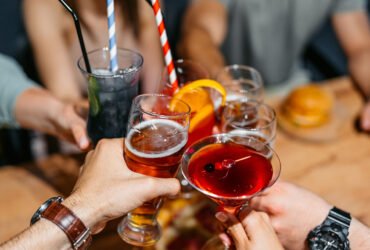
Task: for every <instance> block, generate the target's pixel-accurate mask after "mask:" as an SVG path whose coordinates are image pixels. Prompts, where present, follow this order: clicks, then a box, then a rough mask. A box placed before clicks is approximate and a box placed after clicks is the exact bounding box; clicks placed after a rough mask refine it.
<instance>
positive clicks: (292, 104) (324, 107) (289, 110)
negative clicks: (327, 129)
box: [282, 84, 334, 127]
mask: <svg viewBox="0 0 370 250" xmlns="http://www.w3.org/2000/svg"><path fill="white" fill-rule="evenodd" d="M333 104H334V98H333V96H332V95H331V93H329V92H328V91H327V90H325V89H323V88H322V87H320V86H318V85H315V84H307V85H303V86H300V87H298V88H296V89H294V90H293V91H292V92H290V94H289V95H288V96H287V98H286V99H285V101H284V102H283V106H282V111H283V114H284V116H285V117H286V118H287V119H288V120H289V121H290V122H292V123H293V124H295V125H297V126H300V127H317V126H320V125H323V124H325V123H327V122H328V121H329V119H330V115H331V113H332V109H333Z"/></svg>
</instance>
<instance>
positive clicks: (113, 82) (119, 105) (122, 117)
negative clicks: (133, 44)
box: [77, 48, 143, 145]
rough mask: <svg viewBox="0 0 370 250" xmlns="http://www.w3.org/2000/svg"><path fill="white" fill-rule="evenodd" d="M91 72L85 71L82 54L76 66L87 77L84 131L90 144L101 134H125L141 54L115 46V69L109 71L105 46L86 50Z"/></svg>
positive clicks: (94, 142)
mask: <svg viewBox="0 0 370 250" xmlns="http://www.w3.org/2000/svg"><path fill="white" fill-rule="evenodd" d="M88 58H89V61H90V64H91V70H92V73H89V72H87V70H86V66H85V62H84V60H83V58H80V59H79V60H78V63H77V64H78V68H79V69H80V71H81V72H82V73H83V74H84V76H85V77H86V80H87V83H88V85H87V87H88V98H89V104H90V105H89V116H88V121H87V131H88V135H89V137H90V139H91V140H92V142H93V144H94V145H96V144H97V142H98V141H99V140H100V139H102V138H118V137H123V136H124V135H125V134H126V127H127V120H128V114H129V111H130V107H131V102H132V99H133V98H134V97H135V96H136V95H137V94H138V82H139V73H140V70H141V67H142V65H143V57H142V56H141V55H140V54H139V53H136V52H134V51H131V50H128V49H118V50H117V58H118V68H119V69H118V70H117V71H116V72H111V71H110V63H109V60H110V57H109V49H108V48H103V49H97V50H93V51H91V52H89V53H88Z"/></svg>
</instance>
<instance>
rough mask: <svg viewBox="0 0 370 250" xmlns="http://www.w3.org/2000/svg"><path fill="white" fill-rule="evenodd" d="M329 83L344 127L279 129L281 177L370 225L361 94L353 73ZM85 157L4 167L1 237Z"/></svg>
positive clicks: (369, 140) (71, 178)
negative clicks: (304, 135) (327, 135)
mask: <svg viewBox="0 0 370 250" xmlns="http://www.w3.org/2000/svg"><path fill="white" fill-rule="evenodd" d="M325 84H326V86H328V88H329V89H330V90H331V91H333V93H334V94H335V96H336V99H337V100H340V102H341V104H342V107H344V108H345V109H346V117H345V119H343V121H342V122H343V125H342V133H341V134H340V135H339V136H338V138H336V139H335V140H332V141H329V142H321V143H317V142H309V141H306V140H301V139H299V138H296V137H294V136H291V135H289V134H286V133H284V132H283V131H281V130H280V129H279V130H278V133H277V140H276V144H275V149H276V152H277V153H278V155H279V156H280V160H281V162H282V174H281V178H282V179H284V180H288V181H291V182H294V183H296V184H299V185H302V186H304V187H306V188H308V189H310V190H312V191H314V192H316V193H317V194H319V195H321V196H322V197H324V198H325V199H327V200H328V201H329V202H331V203H333V204H335V205H336V206H338V207H340V208H343V209H345V210H347V211H349V212H351V213H352V214H353V216H355V217H357V218H359V219H360V220H361V221H363V222H364V223H366V224H367V225H370V137H369V134H366V133H360V132H358V131H357V130H356V128H355V126H354V120H355V118H356V117H357V116H358V114H359V111H360V109H361V105H362V103H361V98H360V96H359V95H358V93H357V92H356V91H355V90H354V89H353V87H352V84H351V82H350V80H349V79H348V78H338V79H334V80H331V81H329V82H327V83H325ZM270 103H276V100H275V101H271V100H270ZM272 105H273V104H272ZM82 160H83V157H81V156H77V157H71V156H63V155H52V156H50V157H49V158H47V159H44V160H41V161H39V162H37V163H33V164H30V165H26V166H21V167H20V166H17V167H15V166H13V167H11V166H10V167H5V168H1V169H0V194H1V195H0V242H1V241H4V240H6V239H8V238H9V237H11V236H12V235H14V234H15V233H17V232H20V231H21V230H23V229H24V228H26V227H27V226H28V223H29V219H30V218H31V216H32V214H33V212H34V211H35V209H36V208H37V207H38V206H39V205H40V204H41V203H42V202H43V201H44V200H46V199H47V198H49V197H51V196H53V195H55V194H57V193H61V194H64V195H68V193H69V192H70V191H71V189H72V187H73V183H74V182H75V180H76V176H77V174H78V168H79V166H80V165H81V163H82ZM307 209H310V208H309V204H308V207H307ZM105 236H106V237H105V240H104V241H95V240H94V245H93V246H92V249H102V248H106V249H115V247H114V244H113V243H111V242H112V241H109V240H106V239H111V238H112V237H116V238H115V239H116V240H117V238H118V237H117V236H112V235H110V234H106V235H105ZM117 248H118V249H119V247H117Z"/></svg>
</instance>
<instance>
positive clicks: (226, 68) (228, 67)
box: [216, 63, 263, 87]
mask: <svg viewBox="0 0 370 250" xmlns="http://www.w3.org/2000/svg"><path fill="white" fill-rule="evenodd" d="M238 69H242V70H245V71H250V72H251V73H252V74H255V75H256V76H257V77H258V80H259V81H260V83H261V87H263V80H262V76H261V73H260V72H259V71H258V70H257V69H255V68H253V67H251V66H248V65H244V64H236V63H235V64H230V65H226V66H224V67H223V68H222V69H221V70H220V72H219V73H217V75H216V79H217V80H218V79H219V77H220V76H221V75H222V74H224V73H225V72H228V71H230V70H238Z"/></svg>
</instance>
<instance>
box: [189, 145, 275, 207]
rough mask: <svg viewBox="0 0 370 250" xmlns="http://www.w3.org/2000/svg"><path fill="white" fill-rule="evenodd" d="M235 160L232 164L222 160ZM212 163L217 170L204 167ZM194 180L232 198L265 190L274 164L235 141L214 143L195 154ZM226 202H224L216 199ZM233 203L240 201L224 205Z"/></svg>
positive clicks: (192, 159) (190, 168) (199, 185)
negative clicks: (229, 165)
mask: <svg viewBox="0 0 370 250" xmlns="http://www.w3.org/2000/svg"><path fill="white" fill-rule="evenodd" d="M246 156H250V157H249V158H248V159H245V160H241V161H237V162H234V164H233V165H232V166H231V167H230V168H227V167H220V166H223V165H222V162H223V161H224V160H228V161H230V160H231V162H233V161H232V160H234V161H235V160H238V159H241V158H244V157H246ZM207 164H213V165H214V166H215V169H214V170H213V171H207V170H206V169H205V166H206V165H207ZM188 170H189V176H190V179H191V181H192V182H193V183H194V184H195V185H196V186H198V187H199V188H200V189H203V190H206V191H208V192H210V193H212V194H215V195H219V196H223V197H227V198H233V197H240V196H251V195H253V194H255V193H257V192H259V191H261V190H262V189H264V188H265V187H266V186H267V185H268V184H269V182H270V180H271V178H272V172H273V170H272V165H271V163H270V161H269V160H268V159H266V158H265V157H264V156H262V155H260V154H259V153H257V152H256V151H254V150H253V149H251V148H248V147H246V146H242V145H239V144H235V143H226V144H212V145H209V146H206V147H204V148H202V149H201V150H200V151H198V152H197V153H195V154H194V155H193V156H192V158H191V160H190V162H189V166H188ZM217 202H218V203H221V204H223V203H224V202H225V201H223V200H217ZM223 205H226V206H230V205H231V206H233V205H238V204H235V203H233V204H223Z"/></svg>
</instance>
